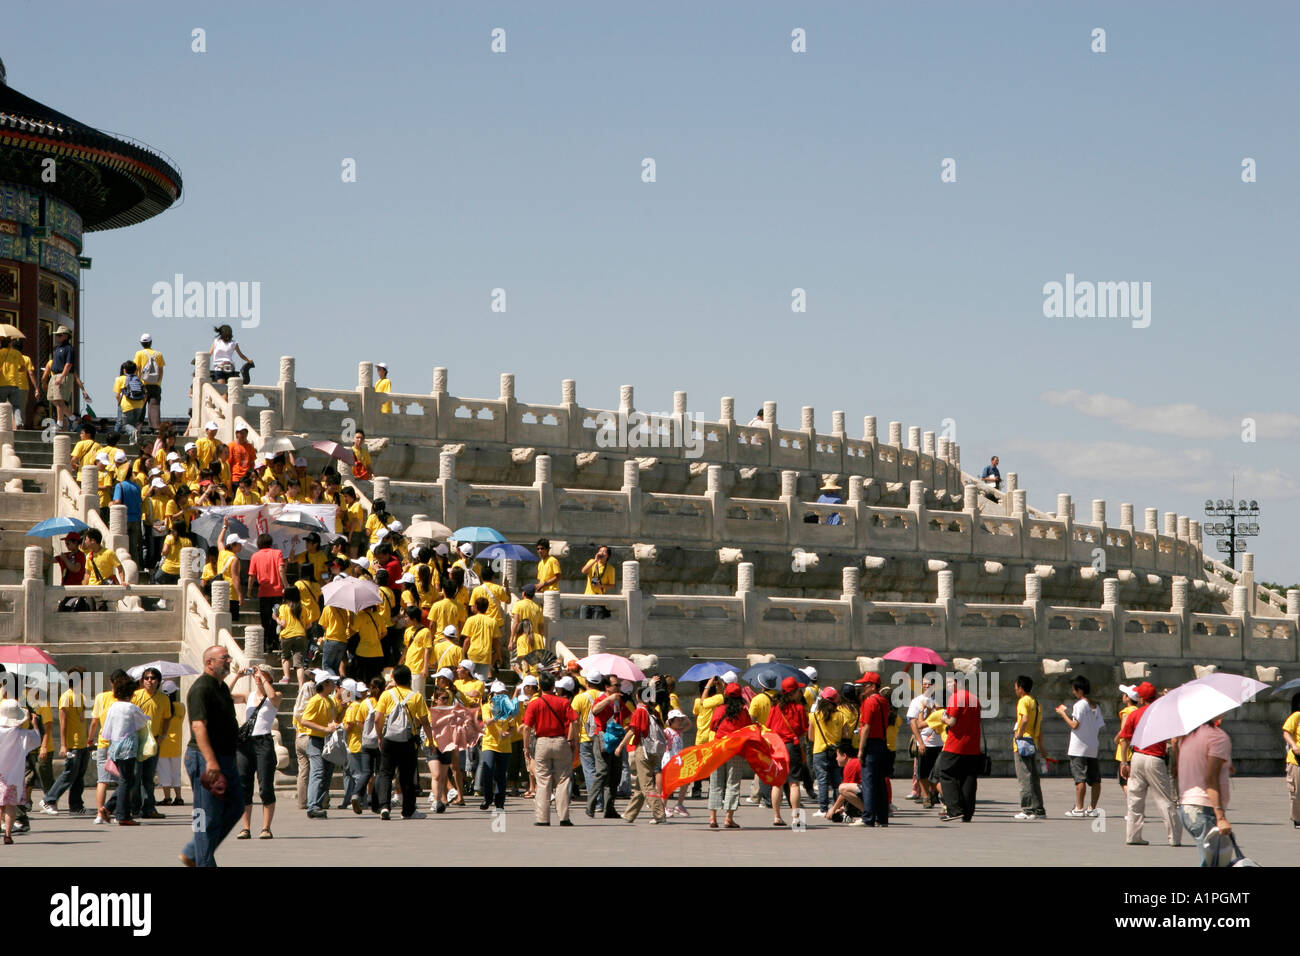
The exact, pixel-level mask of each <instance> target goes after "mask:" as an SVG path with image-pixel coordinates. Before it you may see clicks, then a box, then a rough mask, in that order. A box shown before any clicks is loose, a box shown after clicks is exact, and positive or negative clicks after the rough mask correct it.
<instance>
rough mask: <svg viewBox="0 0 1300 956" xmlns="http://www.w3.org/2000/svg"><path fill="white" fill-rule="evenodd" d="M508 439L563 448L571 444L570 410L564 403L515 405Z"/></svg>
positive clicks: (517, 443)
mask: <svg viewBox="0 0 1300 956" xmlns="http://www.w3.org/2000/svg"><path fill="white" fill-rule="evenodd" d="M506 439H507V440H508V441H510V442H512V443H513V444H516V445H542V446H545V447H548V448H562V447H564V446H566V445H568V444H569V410H568V409H567V408H565V407H564V406H563V405H525V404H523V403H519V404H516V405H515V410H514V414H513V415H511V417H510V419H509V420H508V421H507V423H506Z"/></svg>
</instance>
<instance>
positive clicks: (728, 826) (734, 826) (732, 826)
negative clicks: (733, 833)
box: [722, 823, 740, 830]
mask: <svg viewBox="0 0 1300 956" xmlns="http://www.w3.org/2000/svg"><path fill="white" fill-rule="evenodd" d="M722 829H724V830H739V829H740V824H739V823H724V824H723V825H722Z"/></svg>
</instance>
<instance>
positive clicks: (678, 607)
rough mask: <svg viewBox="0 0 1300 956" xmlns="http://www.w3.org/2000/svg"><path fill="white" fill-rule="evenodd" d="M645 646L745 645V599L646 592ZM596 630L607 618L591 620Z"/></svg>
mask: <svg viewBox="0 0 1300 956" xmlns="http://www.w3.org/2000/svg"><path fill="white" fill-rule="evenodd" d="M644 608H645V612H644V618H643V621H642V625H641V627H642V630H641V637H642V647H643V648H646V649H649V650H651V651H653V650H654V649H655V648H665V649H675V648H684V647H744V646H745V643H746V642H745V620H744V610H743V606H742V599H741V598H738V597H733V596H726V595H718V596H712V595H707V594H654V595H650V594H647V595H645V602H644ZM591 623H592V625H593V627H592V630H593V632H595V631H599V632H600V633H606V632H605V631H602V630H600V627H601V625H603V624H604V623H605V622H604V621H593V622H591Z"/></svg>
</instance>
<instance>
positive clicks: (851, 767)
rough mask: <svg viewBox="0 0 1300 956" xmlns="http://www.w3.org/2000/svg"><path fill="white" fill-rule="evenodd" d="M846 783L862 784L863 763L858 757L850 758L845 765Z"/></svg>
mask: <svg viewBox="0 0 1300 956" xmlns="http://www.w3.org/2000/svg"><path fill="white" fill-rule="evenodd" d="M844 782H845V783H861V782H862V761H860V760H859V759H858V758H857V757H850V758H849V759H848V762H847V763H846V764H845V765H844Z"/></svg>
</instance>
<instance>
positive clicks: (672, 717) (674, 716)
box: [668, 707, 690, 720]
mask: <svg viewBox="0 0 1300 956" xmlns="http://www.w3.org/2000/svg"><path fill="white" fill-rule="evenodd" d="M678 717H681V718H682V719H683V720H689V719H690V718H689V717H687V716H686V715H685V714H683V713H682V712H681V711H680V710H678V709H677V708H675V707H674V708H673V709H672V710H670V711H668V719H669V720H676V719H677V718H678Z"/></svg>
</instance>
